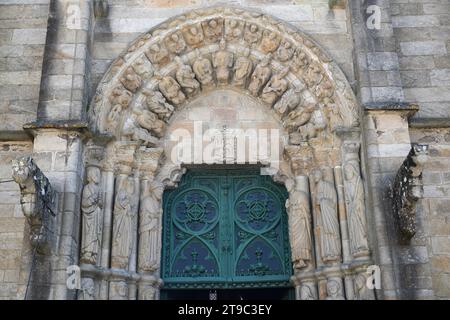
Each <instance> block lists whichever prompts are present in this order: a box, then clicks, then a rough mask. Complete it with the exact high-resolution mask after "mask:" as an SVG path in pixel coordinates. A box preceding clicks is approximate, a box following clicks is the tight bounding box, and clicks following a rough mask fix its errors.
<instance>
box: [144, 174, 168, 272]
mask: <svg viewBox="0 0 450 320" xmlns="http://www.w3.org/2000/svg"><path fill="white" fill-rule="evenodd" d="M145 189H146V190H143V192H142V196H141V199H142V200H141V212H140V224H139V235H140V237H139V239H140V245H141V246H143V248H142V249H140V250H139V269H140V270H141V271H146V272H154V271H157V270H158V266H159V259H160V257H159V251H160V247H161V246H160V234H159V231H160V230H159V228H160V220H161V216H162V209H161V199H162V195H163V192H164V186H163V184H162V183H160V182H159V181H155V180H154V181H152V182H150V183H149V185H148V186H146V188H145Z"/></svg>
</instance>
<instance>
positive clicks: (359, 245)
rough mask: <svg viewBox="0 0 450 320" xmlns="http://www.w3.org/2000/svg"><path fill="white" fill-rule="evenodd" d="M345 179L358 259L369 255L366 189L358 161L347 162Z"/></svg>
mask: <svg viewBox="0 0 450 320" xmlns="http://www.w3.org/2000/svg"><path fill="white" fill-rule="evenodd" d="M344 148H345V147H344ZM344 178H345V199H346V202H347V215H348V228H349V230H348V231H349V238H350V250H351V252H352V255H353V256H355V257H356V256H360V255H364V254H367V253H368V251H369V245H368V241H367V231H366V217H365V211H364V189H363V185H362V181H361V173H360V170H359V162H358V161H357V160H350V161H347V163H346V164H345V165H344Z"/></svg>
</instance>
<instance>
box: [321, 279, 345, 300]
mask: <svg viewBox="0 0 450 320" xmlns="http://www.w3.org/2000/svg"><path fill="white" fill-rule="evenodd" d="M326 300H345V298H344V296H343V294H342V286H341V284H340V283H339V282H338V281H336V280H333V279H331V280H328V282H327V298H326Z"/></svg>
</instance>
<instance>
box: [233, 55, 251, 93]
mask: <svg viewBox="0 0 450 320" xmlns="http://www.w3.org/2000/svg"><path fill="white" fill-rule="evenodd" d="M249 53H250V52H249V51H247V54H246V55H242V56H240V57H239V58H237V59H236V62H235V64H234V77H233V83H234V85H236V86H238V87H245V85H246V83H247V79H248V77H249V76H250V74H251V73H252V68H253V63H252V60H250V59H249V58H248V54H249Z"/></svg>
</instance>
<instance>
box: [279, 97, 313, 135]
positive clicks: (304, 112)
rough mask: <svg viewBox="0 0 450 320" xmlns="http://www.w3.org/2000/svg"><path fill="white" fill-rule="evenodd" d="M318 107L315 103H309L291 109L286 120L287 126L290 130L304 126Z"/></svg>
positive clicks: (294, 130) (293, 130)
mask: <svg viewBox="0 0 450 320" xmlns="http://www.w3.org/2000/svg"><path fill="white" fill-rule="evenodd" d="M315 109H316V105H315V104H307V105H305V106H299V107H298V108H296V109H295V110H293V111H291V112H290V113H289V115H288V117H287V120H286V128H287V130H288V132H290V133H292V132H296V131H298V130H299V128H300V127H302V126H304V125H305V124H307V123H308V122H309V121H310V120H311V116H312V113H313V112H314V110H315Z"/></svg>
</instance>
